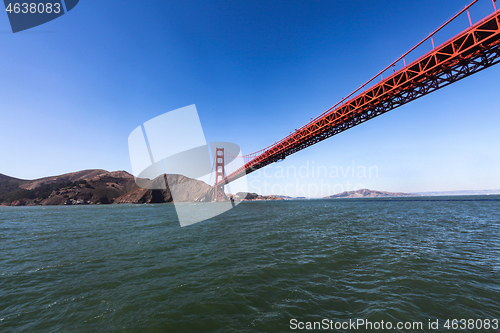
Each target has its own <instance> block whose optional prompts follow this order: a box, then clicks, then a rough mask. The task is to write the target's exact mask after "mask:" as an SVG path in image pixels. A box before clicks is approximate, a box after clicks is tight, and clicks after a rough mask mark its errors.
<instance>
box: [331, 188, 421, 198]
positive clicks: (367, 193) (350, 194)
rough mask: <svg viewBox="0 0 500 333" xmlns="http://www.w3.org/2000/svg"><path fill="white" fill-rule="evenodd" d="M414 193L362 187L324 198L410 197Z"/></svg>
mask: <svg viewBox="0 0 500 333" xmlns="http://www.w3.org/2000/svg"><path fill="white" fill-rule="evenodd" d="M412 196H415V194H411V193H402V192H384V191H372V190H368V189H362V190H357V191H345V192H342V193H338V194H334V195H330V196H327V197H324V198H325V199H341V198H381V197H412Z"/></svg>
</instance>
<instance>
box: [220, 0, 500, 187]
mask: <svg viewBox="0 0 500 333" xmlns="http://www.w3.org/2000/svg"><path fill="white" fill-rule="evenodd" d="M477 1H478V0H475V1H473V2H472V3H471V4H470V5H468V6H467V7H465V8H464V9H463V10H462V11H461V12H459V13H458V14H457V15H455V16H454V17H453V18H452V19H450V20H449V21H448V22H446V23H445V24H443V25H442V26H441V27H440V28H439V29H437V30H436V31H434V32H433V33H432V34H430V35H429V36H428V37H427V38H425V39H424V40H423V41H422V42H420V43H419V44H417V45H416V46H415V47H413V48H412V49H411V50H410V51H408V52H407V53H405V54H404V55H403V56H401V57H400V58H399V59H398V60H396V61H395V62H393V63H392V64H391V65H389V66H388V67H386V68H385V69H384V70H382V71H381V72H380V73H379V74H377V75H376V76H374V77H373V78H372V79H371V80H370V81H368V82H367V83H365V84H364V85H363V86H361V87H360V88H358V89H357V90H355V91H354V92H353V93H351V94H350V95H349V96H347V97H346V98H344V99H343V100H342V101H340V102H339V103H337V104H336V105H334V106H333V107H331V108H330V109H328V110H326V111H325V112H324V113H323V114H321V115H320V116H318V117H316V118H315V119H313V120H312V121H311V122H309V123H307V124H306V125H304V126H303V127H301V128H300V129H298V130H296V131H295V132H294V133H292V134H290V135H288V136H287V137H285V138H284V139H282V140H280V141H278V142H277V143H275V144H273V145H271V146H269V147H267V148H265V149H262V150H260V151H258V152H255V153H253V154H250V155H246V156H243V157H244V158H245V159H246V160H245V162H246V163H245V164H244V165H243V166H242V167H240V168H239V169H237V170H235V171H234V172H232V173H231V174H230V175H227V176H226V177H225V178H224V179H223V180H221V181H219V183H218V184H217V185H222V184H223V183H226V184H227V183H229V182H231V181H234V180H236V179H238V178H240V177H242V176H244V175H245V174H248V173H251V172H253V171H255V170H257V169H260V168H262V167H264V166H266V165H268V164H271V163H273V162H276V161H279V160H282V159H284V158H285V157H286V156H289V155H291V154H293V153H296V152H298V151H300V150H302V149H304V148H307V147H309V146H311V145H313V144H315V143H317V142H320V141H322V140H325V139H327V138H329V137H331V136H333V135H335V134H338V133H340V132H343V131H345V130H347V129H349V128H351V127H353V126H356V125H359V124H361V123H363V122H365V121H367V120H369V119H372V118H374V117H376V116H379V115H381V114H383V113H385V112H387V111H390V110H392V109H395V108H397V107H398V106H401V105H403V104H406V103H408V102H410V101H413V100H415V99H417V98H419V97H421V96H424V95H426V94H428V93H430V92H433V91H436V90H438V89H440V88H443V87H445V86H447V85H449V84H451V83H454V82H456V81H458V80H461V79H463V78H465V77H467V76H469V75H472V74H474V73H477V72H479V71H481V70H483V69H485V68H488V67H490V66H492V65H494V64H496V63H498V62H500V10H496V8H495V12H493V13H492V14H491V15H489V16H487V17H486V18H484V19H482V20H481V21H479V22H477V23H476V24H474V25H472V23H471V26H470V27H469V28H468V29H466V30H464V31H462V32H461V33H459V34H458V35H456V36H455V37H453V38H451V39H450V40H448V41H446V42H445V43H443V44H441V45H440V46H438V47H435V48H433V50H432V51H430V52H428V53H427V54H425V55H423V56H421V57H420V58H418V59H417V60H415V61H413V62H412V63H410V64H408V65H406V63H405V56H407V55H408V54H409V53H410V52H411V51H413V50H414V49H415V48H416V47H417V46H419V45H421V44H422V43H423V42H425V41H426V40H428V39H431V41H432V44H434V40H433V35H434V34H435V33H436V32H438V31H439V30H440V29H442V28H443V27H444V26H446V25H447V24H449V23H450V22H451V21H452V20H454V19H455V18H456V17H458V16H459V15H460V14H462V13H464V12H467V14H468V9H469V7H470V6H472V5H473V4H475V3H476V2H477ZM469 18H470V16H469ZM469 20H470V19H469ZM401 61H403V63H404V67H403V68H401V69H400V70H398V71H395V70H394V68H395V66H396V64H397V63H398V62H401ZM391 68H392V69H393V74H392V75H390V76H388V77H386V78H381V81H380V82H379V83H377V84H375V85H373V82H374V80H375V79H376V78H378V77H381V75H382V74H383V73H384V72H385V71H386V70H387V69H391ZM370 85H371V86H370Z"/></svg>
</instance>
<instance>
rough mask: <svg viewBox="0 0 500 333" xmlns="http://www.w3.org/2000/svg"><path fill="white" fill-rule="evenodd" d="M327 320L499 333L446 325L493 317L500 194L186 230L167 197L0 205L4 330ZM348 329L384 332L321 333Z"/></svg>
mask: <svg viewBox="0 0 500 333" xmlns="http://www.w3.org/2000/svg"><path fill="white" fill-rule="evenodd" d="M324 319H325V320H328V321H331V323H333V322H345V321H349V320H351V321H352V320H357V319H363V320H367V321H371V322H380V321H382V320H383V321H384V322H390V323H391V324H394V325H396V323H398V322H401V323H406V322H422V323H423V328H422V329H418V328H417V329H413V328H412V329H404V328H403V329H397V328H393V329H392V330H383V331H385V332H388V331H390V332H437V331H440V332H447V331H450V332H452V331H457V332H458V331H459V332H498V331H500V329H496V330H495V329H494V325H493V322H490V323H491V326H490V329H485V328H484V327H483V328H481V329H478V328H477V327H474V328H470V327H467V328H465V329H462V330H460V329H459V330H452V329H449V330H448V329H446V328H444V327H443V325H444V324H445V321H446V320H447V319H474V320H479V321H480V322H478V323H482V324H484V323H485V320H494V319H497V320H500V196H477V197H439V198H418V199H385V200H373V199H364V200H355V199H346V200H309V201H306V200H304V201H281V202H244V203H242V204H240V205H238V206H237V207H236V208H234V209H232V210H230V211H228V212H226V213H225V214H223V215H220V216H218V217H215V218H212V219H210V220H208V221H206V222H203V223H198V224H195V225H192V226H188V227H184V228H181V227H179V223H178V221H177V220H176V215H175V210H174V206H173V205H171V204H159V205H103V206H70V207H3V208H0V331H1V332H57V331H61V332H293V331H301V330H299V329H292V327H291V326H292V325H291V321H292V320H296V321H295V323H298V322H302V323H304V325H306V323H307V322H321V321H322V320H324ZM429 320H431V321H433V322H435V321H436V320H438V323H439V325H440V328H439V330H434V329H431V328H429V327H428V322H429ZM474 325H475V324H474ZM304 327H305V326H304ZM358 328H359V327H358ZM358 330H359V331H373V332H376V331H378V332H380V331H382V330H375V329H370V328H367V327H360V328H359V329H357V330H353V329H332V330H330V331H335V332H352V331H358ZM303 331H306V330H303ZM309 331H311V330H309ZM316 331H318V330H316Z"/></svg>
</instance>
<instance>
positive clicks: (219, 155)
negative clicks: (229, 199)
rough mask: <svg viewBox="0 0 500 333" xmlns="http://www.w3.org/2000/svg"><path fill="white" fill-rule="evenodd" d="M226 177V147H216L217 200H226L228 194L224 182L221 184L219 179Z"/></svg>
mask: <svg viewBox="0 0 500 333" xmlns="http://www.w3.org/2000/svg"><path fill="white" fill-rule="evenodd" d="M219 177H220V179H219ZM225 177H226V172H225V171H224V148H215V198H214V199H215V201H224V200H226V195H225V193H224V183H221V184H219V181H222V180H224V178H225Z"/></svg>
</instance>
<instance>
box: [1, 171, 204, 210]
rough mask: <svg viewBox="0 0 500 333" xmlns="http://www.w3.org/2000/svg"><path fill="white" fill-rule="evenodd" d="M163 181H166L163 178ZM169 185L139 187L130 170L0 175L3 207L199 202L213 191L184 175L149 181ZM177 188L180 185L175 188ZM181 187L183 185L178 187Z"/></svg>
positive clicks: (167, 176) (165, 176)
mask: <svg viewBox="0 0 500 333" xmlns="http://www.w3.org/2000/svg"><path fill="white" fill-rule="evenodd" d="M161 178H163V179H161ZM159 181H162V183H163V184H165V183H166V184H169V185H170V186H167V187H166V188H165V189H162V190H152V189H146V188H140V187H138V186H137V185H136V183H135V179H134V176H132V175H131V174H129V173H128V172H126V171H113V172H109V171H106V170H99V169H96V170H83V171H78V172H73V173H67V174H64V175H59V176H52V177H44V178H40V179H34V180H24V179H17V178H13V177H9V176H6V175H2V174H0V205H3V206H35V205H76V204H110V203H160V202H172V192H171V189H170V188H172V190H173V191H174V195H175V197H176V198H177V201H189V202H191V201H195V200H197V199H198V198H199V197H202V196H204V195H206V194H207V192H209V191H210V189H211V186H209V185H207V184H205V183H204V182H202V181H198V180H194V179H191V178H188V177H184V176H182V175H164V176H160V177H158V178H157V179H155V180H150V181H148V182H151V183H153V182H159ZM174 185H176V186H174ZM177 185H179V186H177Z"/></svg>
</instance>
